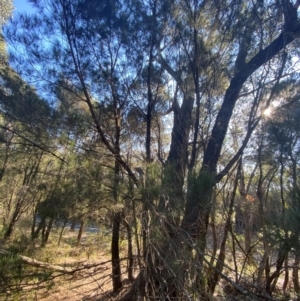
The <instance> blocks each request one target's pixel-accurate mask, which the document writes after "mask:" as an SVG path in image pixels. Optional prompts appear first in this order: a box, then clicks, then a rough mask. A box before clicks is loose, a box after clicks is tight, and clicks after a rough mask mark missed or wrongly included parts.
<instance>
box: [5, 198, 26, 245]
mask: <svg viewBox="0 0 300 301" xmlns="http://www.w3.org/2000/svg"><path fill="white" fill-rule="evenodd" d="M21 204H22V201H21V200H18V203H17V205H16V208H15V210H14V213H13V215H12V217H11V220H10V222H9V224H8V227H7V229H6V231H5V232H4V239H5V240H6V239H9V238H10V237H11V236H12V234H13V231H14V228H15V225H16V222H17V221H18V219H19V217H20V214H21Z"/></svg>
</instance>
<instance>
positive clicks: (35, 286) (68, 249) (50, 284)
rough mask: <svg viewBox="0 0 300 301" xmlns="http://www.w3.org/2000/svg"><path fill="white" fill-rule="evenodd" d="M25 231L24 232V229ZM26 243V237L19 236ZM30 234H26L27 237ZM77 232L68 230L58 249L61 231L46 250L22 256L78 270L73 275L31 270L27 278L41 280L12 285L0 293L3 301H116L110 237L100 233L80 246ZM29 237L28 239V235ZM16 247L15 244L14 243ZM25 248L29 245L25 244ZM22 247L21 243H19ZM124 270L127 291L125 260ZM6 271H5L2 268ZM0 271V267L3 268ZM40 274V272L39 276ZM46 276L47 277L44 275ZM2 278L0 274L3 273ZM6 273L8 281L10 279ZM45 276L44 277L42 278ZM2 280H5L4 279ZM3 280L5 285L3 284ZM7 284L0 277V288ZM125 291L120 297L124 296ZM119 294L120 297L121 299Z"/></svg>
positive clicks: (53, 235) (85, 238) (85, 237)
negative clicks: (112, 275)
mask: <svg viewBox="0 0 300 301" xmlns="http://www.w3.org/2000/svg"><path fill="white" fill-rule="evenodd" d="M23 229H24V228H23ZM18 234H19V235H18V236H19V238H20V237H23V239H24V230H23V233H21V234H20V233H18ZM26 234H27V233H26ZM77 234H78V232H77V231H70V230H69V229H66V230H65V232H64V235H63V237H62V240H61V243H60V245H59V246H58V238H59V231H58V230H57V231H56V230H54V231H52V232H51V235H50V238H49V242H48V244H47V246H46V247H44V248H41V247H39V246H38V245H36V246H35V247H34V248H33V249H32V251H30V248H29V250H28V249H27V251H25V253H21V252H20V253H21V254H22V255H26V256H28V257H30V258H34V259H37V260H39V261H43V262H47V263H49V264H52V265H58V266H61V267H67V268H69V269H72V270H76V272H75V273H72V274H70V275H62V274H59V273H57V272H51V271H50V272H49V271H48V270H45V269H40V268H39V269H37V268H32V267H29V268H28V270H27V269H25V270H24V271H23V273H24V275H26V274H27V275H28V273H29V272H28V271H30V274H33V272H34V273H36V274H37V275H38V273H39V274H40V276H36V277H33V278H32V277H27V278H26V276H25V277H24V279H23V280H22V281H14V282H13V285H11V284H12V282H10V288H8V289H6V290H2V291H0V300H1V301H2V300H3V301H4V300H5V301H31V300H32V301H35V300H36V301H40V300H41V301H53V300H55V301H96V300H103V301H104V300H115V299H116V298H117V296H114V295H113V294H112V281H111V261H110V259H111V258H110V235H107V236H105V235H103V234H99V233H84V234H83V236H82V238H81V242H80V244H79V246H76V244H77ZM26 236H27V235H26ZM15 243H16V242H15ZM24 243H25V244H26V241H25V242H23V244H24ZM18 244H20V241H18ZM125 247H126V245H125V244H124V246H122V243H121V256H122V254H125V251H126V248H125ZM123 263H124V264H123V266H122V273H124V276H123V283H124V289H123V290H122V291H123V292H124V291H126V287H127V286H128V285H129V282H128V281H126V275H127V274H126V260H124V262H123ZM2 268H3V267H2ZM0 269H1V267H0ZM38 271H39V272H38ZM43 273H44V274H43ZM0 274H1V272H0ZM9 274H10V273H9V272H7V273H6V275H7V279H10V278H9V277H10V275H9ZM41 275H43V276H41ZM2 278H3V277H2ZM1 280H2V281H1ZM1 282H2V285H3V283H4V281H3V279H1V275H0V285H1ZM122 291H121V292H120V294H122ZM120 294H119V295H118V296H120Z"/></svg>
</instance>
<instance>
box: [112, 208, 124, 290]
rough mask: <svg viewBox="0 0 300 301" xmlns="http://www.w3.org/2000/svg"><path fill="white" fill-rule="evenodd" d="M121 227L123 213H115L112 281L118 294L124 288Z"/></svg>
mask: <svg viewBox="0 0 300 301" xmlns="http://www.w3.org/2000/svg"><path fill="white" fill-rule="evenodd" d="M120 225H121V212H115V213H113V229H112V239H111V258H112V281H113V291H114V292H117V291H118V290H119V289H120V288H121V287H122V280H121V264H120V249H119V239H120Z"/></svg>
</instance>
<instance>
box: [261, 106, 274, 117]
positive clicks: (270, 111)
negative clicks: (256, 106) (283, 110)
mask: <svg viewBox="0 0 300 301" xmlns="http://www.w3.org/2000/svg"><path fill="white" fill-rule="evenodd" d="M272 111H273V110H272V108H270V107H269V108H266V109H265V110H264V111H263V115H264V116H266V117H270V116H271V114H272Z"/></svg>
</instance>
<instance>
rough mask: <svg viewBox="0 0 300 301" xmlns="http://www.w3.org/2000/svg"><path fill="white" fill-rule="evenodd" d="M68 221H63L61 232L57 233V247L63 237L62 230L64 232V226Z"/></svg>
mask: <svg viewBox="0 0 300 301" xmlns="http://www.w3.org/2000/svg"><path fill="white" fill-rule="evenodd" d="M67 222H68V220H65V221H64V224H63V226H62V228H61V231H60V233H59V239H58V242H57V245H58V246H59V245H60V242H61V239H62V236H63V233H64V230H65V227H66V224H67Z"/></svg>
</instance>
